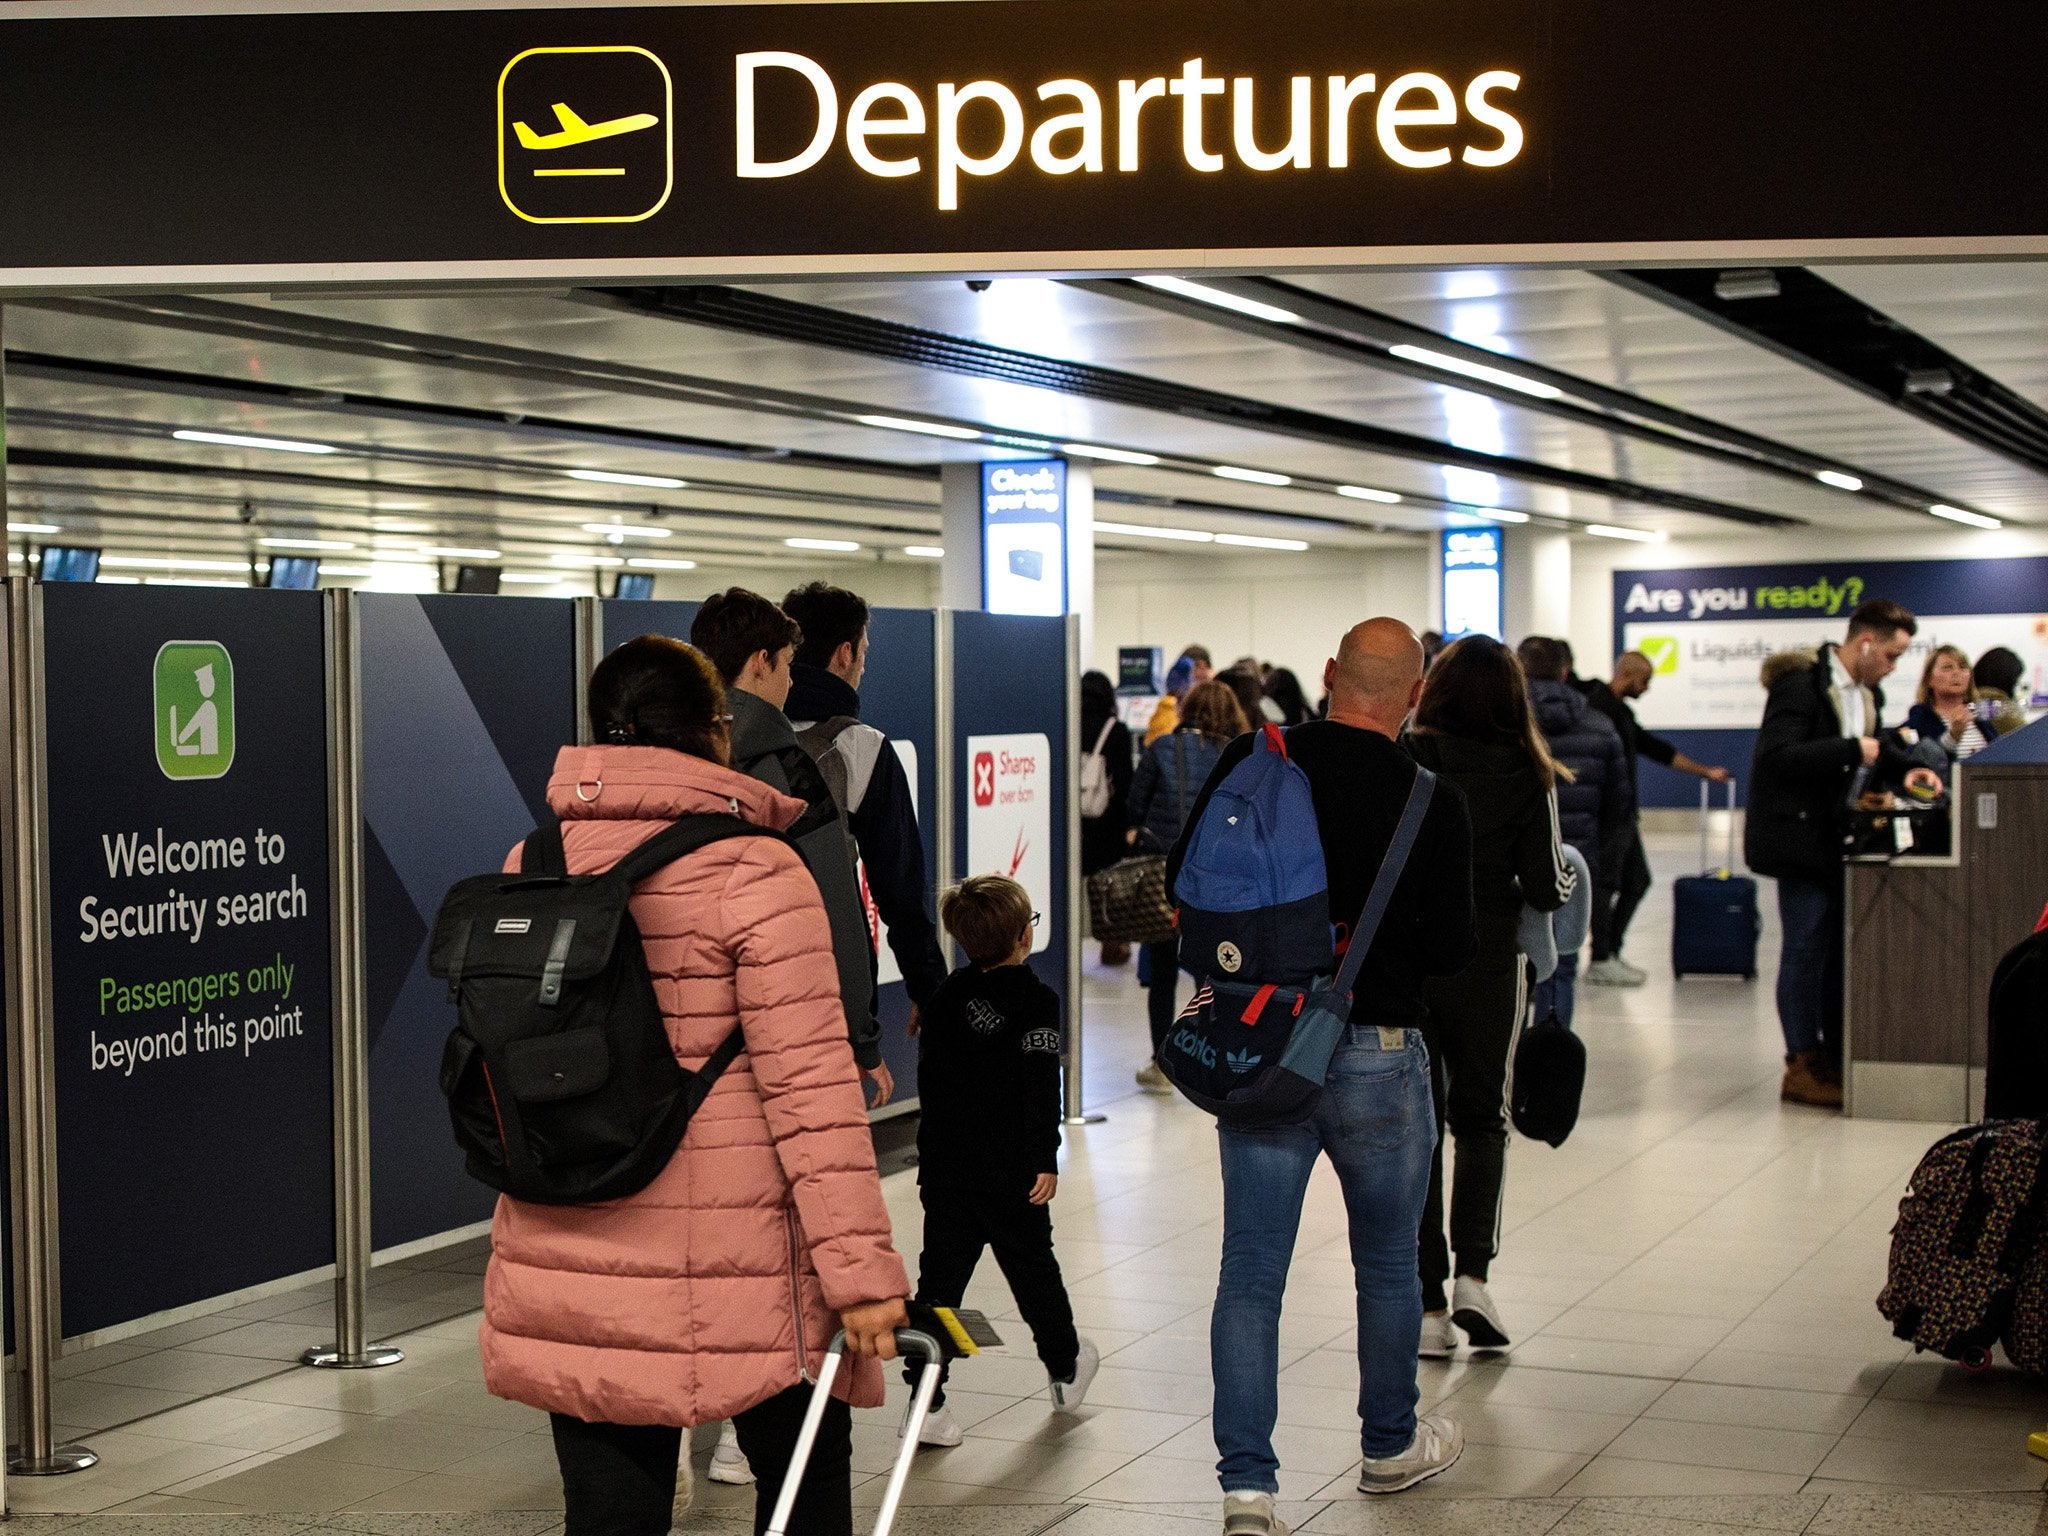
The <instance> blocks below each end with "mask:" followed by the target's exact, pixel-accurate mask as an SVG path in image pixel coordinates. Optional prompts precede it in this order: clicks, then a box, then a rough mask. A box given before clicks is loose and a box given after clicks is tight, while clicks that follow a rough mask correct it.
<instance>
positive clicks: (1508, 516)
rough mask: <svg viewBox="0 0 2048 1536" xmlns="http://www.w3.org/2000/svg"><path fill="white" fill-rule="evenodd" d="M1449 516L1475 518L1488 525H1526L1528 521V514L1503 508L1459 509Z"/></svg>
mask: <svg viewBox="0 0 2048 1536" xmlns="http://www.w3.org/2000/svg"><path fill="white" fill-rule="evenodd" d="M1451 516H1452V517H1476V518H1478V519H1480V521H1482V522H1488V523H1526V522H1528V521H1529V514H1528V513H1526V512H1510V511H1509V510H1508V509H1507V508H1505V507H1459V508H1458V509H1457V510H1456V511H1454V512H1452V513H1451Z"/></svg>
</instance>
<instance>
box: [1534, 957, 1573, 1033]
mask: <svg viewBox="0 0 2048 1536" xmlns="http://www.w3.org/2000/svg"><path fill="white" fill-rule="evenodd" d="M1578 991H1579V955H1578V951H1577V950H1574V951H1572V953H1570V954H1568V955H1559V956H1558V957H1557V969H1556V970H1555V971H1553V972H1552V973H1551V976H1550V980H1548V981H1539V982H1537V983H1536V996H1535V1003H1536V1011H1535V1022H1536V1023H1538V1024H1541V1023H1542V1022H1543V1021H1544V1019H1545V1018H1546V1017H1548V1016H1549V1015H1550V1014H1553V1013H1555V1014H1556V1015H1557V1022H1558V1023H1560V1024H1562V1025H1563V1026H1564V1027H1565V1028H1566V1029H1570V1028H1571V1027H1572V1005H1573V1004H1574V1003H1575V1002H1577V1001H1578Z"/></svg>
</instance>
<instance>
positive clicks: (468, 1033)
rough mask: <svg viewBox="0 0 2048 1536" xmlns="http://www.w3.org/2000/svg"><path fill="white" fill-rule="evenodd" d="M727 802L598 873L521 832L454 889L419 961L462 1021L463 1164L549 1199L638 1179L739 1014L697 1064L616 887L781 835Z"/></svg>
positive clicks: (457, 1045)
mask: <svg viewBox="0 0 2048 1536" xmlns="http://www.w3.org/2000/svg"><path fill="white" fill-rule="evenodd" d="M780 835H781V834H779V833H776V832H773V831H770V830H769V829H767V828H765V827H758V826H755V825H753V824H752V823H750V822H746V821H742V820H741V819H740V818H739V817H737V816H724V815H697V816H686V817H684V818H683V819H682V820H680V821H678V822H677V823H676V824H675V825H674V826H672V827H668V828H665V829H664V830H662V831H661V832H658V833H656V834H655V835H654V836H653V837H650V838H649V839H647V841H645V842H644V843H642V844H640V845H639V846H638V847H637V848H635V849H633V850H632V851H631V852H629V853H628V854H627V855H626V856H625V857H624V858H622V859H620V860H619V862H618V863H617V864H615V865H613V866H612V868H611V869H609V870H607V871H606V872H605V873H603V874H601V875H571V874H570V873H569V872H568V864H567V862H566V860H565V858H564V855H563V850H562V829H561V827H560V825H559V824H556V823H550V824H549V825H547V826H544V827H542V828H540V829H539V830H538V831H536V832H535V833H534V834H533V835H532V836H531V837H529V838H528V839H527V840H526V846H525V849H524V850H523V852H522V853H521V856H520V871H521V872H520V873H518V874H496V875H478V876H476V877H475V878H474V879H470V880H464V881H462V882H461V883H460V884H459V885H457V886H456V887H455V888H454V889H453V890H451V891H450V892H449V893H448V897H447V899H446V900H445V901H443V902H442V903H441V911H440V915H439V916H438V917H436V918H435V919H434V936H433V941H432V944H431V946H430V947H429V949H428V954H427V969H428V971H429V972H430V973H431V974H432V975H434V976H438V977H442V978H445V979H446V981H447V983H448V996H449V999H450V1000H451V1001H452V1002H454V1004H455V1005H456V1007H457V1009H458V1010H459V1013H460V1020H461V1021H460V1022H459V1023H458V1024H457V1025H456V1026H455V1028H454V1030H453V1031H452V1032H451V1033H450V1034H449V1036H448V1044H447V1046H446V1047H445V1048H444V1049H443V1050H442V1053H441V1091H442V1092H443V1093H444V1094H446V1095H447V1096H448V1109H449V1113H450V1115H451V1116H452V1117H453V1120H454V1125H455V1141H456V1144H457V1145H458V1146H460V1147H461V1148H462V1150H463V1152H464V1153H465V1154H467V1157H468V1166H469V1171H470V1173H471V1175H472V1176H473V1177H475V1178H477V1179H480V1180H482V1181H483V1182H484V1183H486V1184H488V1185H490V1186H491V1187H492V1188H493V1189H499V1190H503V1191H504V1192H505V1193H506V1194H508V1195H512V1196H514V1197H516V1198H518V1199H521V1200H532V1201H535V1202H538V1203H539V1204H543V1205H583V1204H586V1203H589V1202H592V1201H598V1200H616V1199H618V1198H620V1197H621V1196H624V1195H630V1194H633V1193H635V1192H637V1191H639V1190H642V1189H645V1188H646V1187H647V1186H648V1185H649V1184H650V1183H652V1182H653V1180H654V1177H655V1175H656V1174H658V1173H660V1172H661V1170H662V1169H663V1168H665V1167H666V1166H668V1161H669V1159H670V1158H671V1157H673V1156H674V1155H675V1150H676V1148H677V1147H678V1146H680V1145H682V1140H683V1133H684V1132H685V1131H686V1130H687V1129H688V1128H689V1124H690V1116H691V1115H693V1114H694V1113H696V1110H697V1107H698V1106H699V1105H700V1104H702V1103H703V1102H704V1100H705V1097H706V1096H707V1095H708V1094H709V1093H710V1092H711V1085H712V1084H713V1083H714V1082H716V1081H717V1079H718V1075H719V1073H721V1072H723V1071H724V1070H725V1069H726V1067H727V1066H729V1065H730V1064H731V1062H732V1060H733V1058H734V1057H735V1056H737V1055H739V1053H740V1051H741V1049H742V1047H743V1044H744V1042H743V1041H742V1039H741V1035H740V1031H739V1029H738V1027H737V1026H735V1028H734V1029H733V1031H732V1033H731V1034H729V1035H727V1036H726V1037H725V1039H724V1040H723V1041H721V1042H720V1043H719V1046H718V1049H717V1050H715V1051H713V1052H712V1053H711V1058H710V1060H708V1061H706V1062H705V1063H704V1065H703V1066H702V1067H700V1068H698V1069H697V1071H695V1072H694V1073H686V1072H684V1071H683V1069H682V1066H681V1064H680V1063H679V1062H677V1060H676V1058H675V1052H674V1050H673V1049H672V1048H671V1046H670V1044H669V1037H668V1028H667V1026H666V1024H665V1023H664V1022H663V1020H662V1015H661V1005H660V1004H659V1002H657V1001H656V999H655V995H654V982H653V980H652V978H651V977H650V976H649V975H648V972H647V957H646V954H645V952H644V951H643V950H642V949H641V946H640V930H639V929H638V928H637V927H636V926H634V923H633V917H632V914H631V913H630V912H629V911H627V908H626V903H627V901H628V899H629V898H630V897H631V896H632V894H633V887H634V886H635V885H637V884H638V883H639V882H640V881H642V880H644V879H646V878H647V877H648V876H649V875H651V874H653V873H654V872H655V871H656V870H658V869H661V868H662V867H664V866H665V865H668V864H671V863H673V862H674V861H676V860H677V859H680V858H683V857H684V856H686V855H688V854H691V853H694V852H696V850H698V849H699V848H704V847H707V846H709V845H710V844H712V843H715V842H722V841H724V840H725V839H726V838H730V837H778V838H779V837H780Z"/></svg>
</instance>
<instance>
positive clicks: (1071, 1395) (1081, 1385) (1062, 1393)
mask: <svg viewBox="0 0 2048 1536" xmlns="http://www.w3.org/2000/svg"><path fill="white" fill-rule="evenodd" d="M1101 1369H1102V1351H1101V1350H1099V1349H1097V1348H1096V1347H1095V1341H1094V1340H1093V1339H1083V1340H1082V1341H1081V1353H1080V1356H1079V1357H1078V1358H1077V1359H1076V1360H1075V1361H1074V1379H1073V1380H1072V1381H1055V1382H1053V1383H1052V1411H1053V1412H1054V1413H1079V1412H1080V1411H1081V1404H1082V1402H1083V1401H1085V1400H1086V1398H1087V1396H1088V1386H1089V1383H1091V1382H1092V1381H1094V1380H1095V1373H1096V1372H1097V1371H1099V1370H1101Z"/></svg>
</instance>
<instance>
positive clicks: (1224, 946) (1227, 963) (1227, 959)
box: [1216, 940, 1244, 976]
mask: <svg viewBox="0 0 2048 1536" xmlns="http://www.w3.org/2000/svg"><path fill="white" fill-rule="evenodd" d="M1216 963H1217V964H1218V965H1219V966H1221V967H1222V968H1223V969H1224V971H1226V972H1227V973H1228V974H1230V975H1232V976H1235V975H1236V974H1237V973H1238V970H1239V968H1240V967H1241V966H1243V964H1244V951H1243V950H1241V949H1239V948H1238V947H1237V946H1236V945H1235V944H1232V943H1230V942H1229V941H1228V940H1225V941H1224V942H1223V943H1221V944H1218V945H1217V946H1216Z"/></svg>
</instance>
